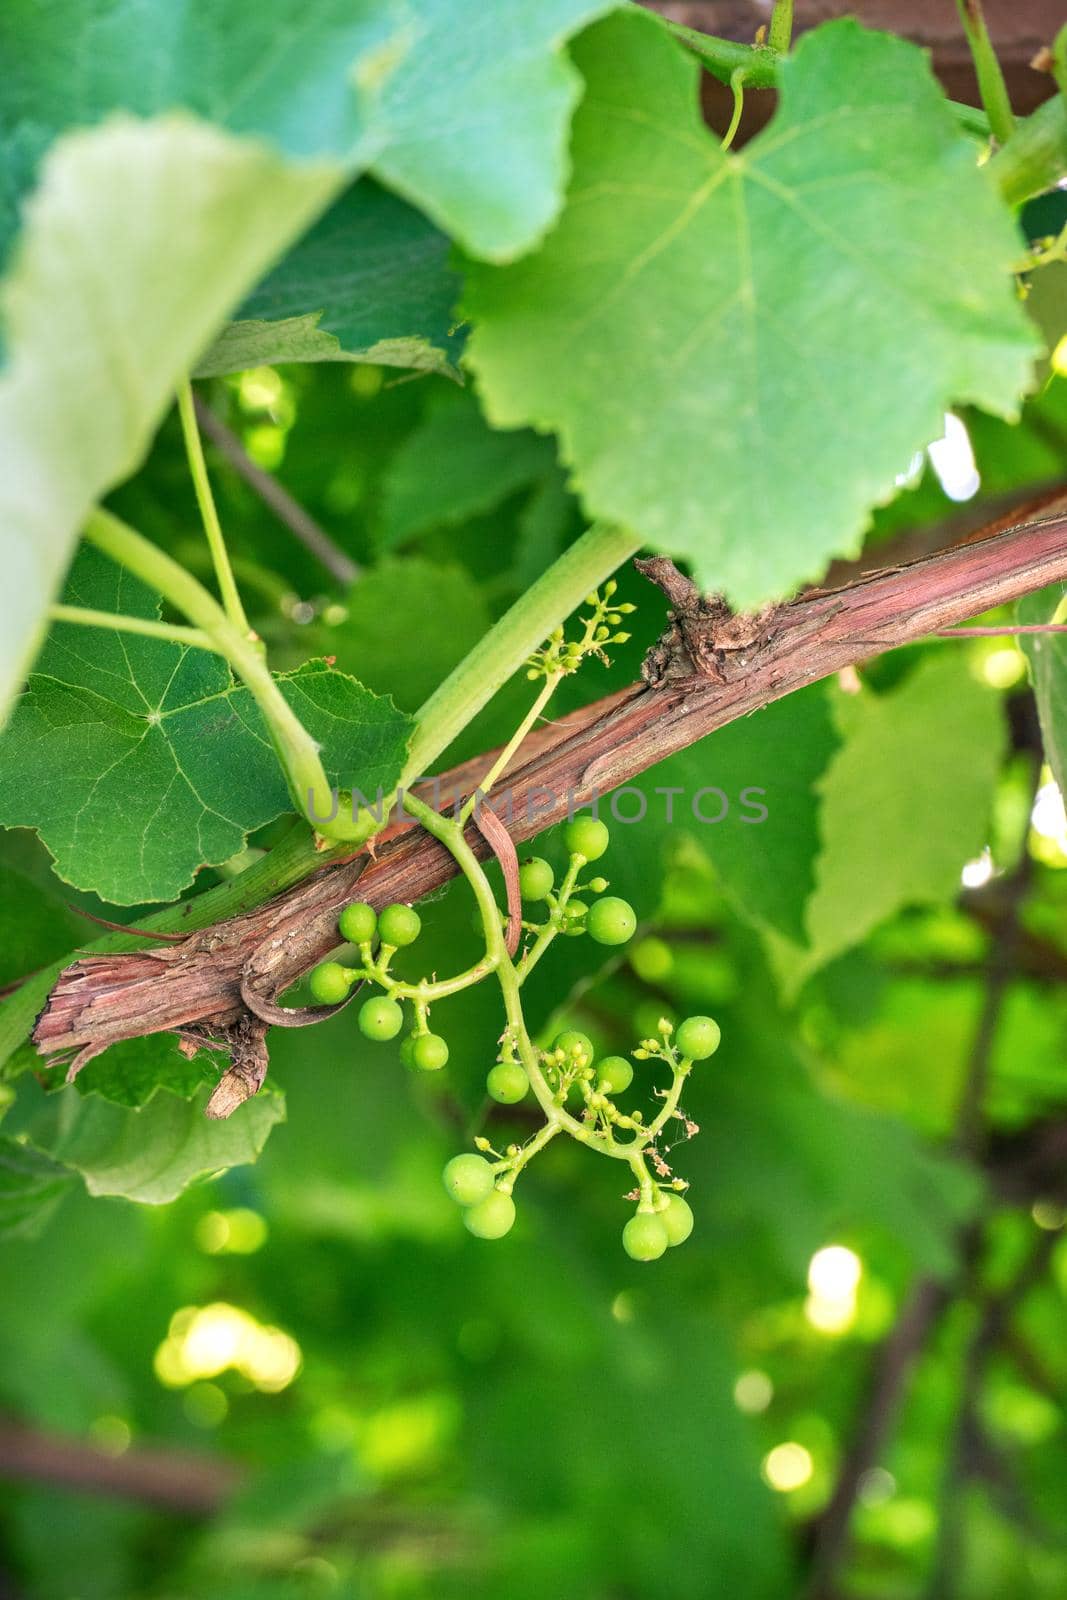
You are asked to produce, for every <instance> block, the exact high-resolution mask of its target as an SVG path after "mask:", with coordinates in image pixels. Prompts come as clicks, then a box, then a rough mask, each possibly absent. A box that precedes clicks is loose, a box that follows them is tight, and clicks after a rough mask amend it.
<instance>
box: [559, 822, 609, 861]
mask: <svg viewBox="0 0 1067 1600" xmlns="http://www.w3.org/2000/svg"><path fill="white" fill-rule="evenodd" d="M563 841H564V843H565V844H566V846H567V849H568V850H569V851H570V853H571V855H572V856H584V857H585V859H586V860H587V861H599V860H600V857H601V856H602V855H603V854H604V851H605V850H606V849H607V848H608V845H609V844H610V843H611V834H610V833H609V832H608V830H607V828H606V827H605V825H604V823H602V822H601V821H600V819H599V818H598V817H575V818H574V820H573V821H571V822H568V824H567V826H566V827H565V828H564V830H563Z"/></svg>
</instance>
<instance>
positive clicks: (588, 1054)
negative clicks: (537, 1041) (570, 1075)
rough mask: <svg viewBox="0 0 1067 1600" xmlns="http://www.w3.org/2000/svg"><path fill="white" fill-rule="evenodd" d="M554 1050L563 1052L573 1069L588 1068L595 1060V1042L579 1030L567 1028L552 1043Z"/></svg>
mask: <svg viewBox="0 0 1067 1600" xmlns="http://www.w3.org/2000/svg"><path fill="white" fill-rule="evenodd" d="M552 1048H553V1050H562V1051H563V1054H564V1055H565V1056H566V1058H567V1065H568V1066H571V1067H587V1066H588V1065H589V1063H590V1062H591V1061H592V1059H593V1041H592V1040H591V1039H590V1038H589V1036H588V1034H585V1033H579V1032H578V1030H577V1028H567V1029H566V1030H565V1031H564V1032H563V1033H561V1034H558V1035H557V1036H556V1038H555V1039H554V1041H553V1043H552Z"/></svg>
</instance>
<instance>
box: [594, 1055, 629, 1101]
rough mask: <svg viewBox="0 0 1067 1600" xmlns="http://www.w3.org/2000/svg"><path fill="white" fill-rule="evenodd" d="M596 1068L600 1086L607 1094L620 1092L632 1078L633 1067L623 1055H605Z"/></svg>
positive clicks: (626, 1087) (627, 1086)
mask: <svg viewBox="0 0 1067 1600" xmlns="http://www.w3.org/2000/svg"><path fill="white" fill-rule="evenodd" d="M596 1070H597V1076H598V1078H599V1080H600V1086H601V1088H602V1089H605V1090H606V1091H607V1093H608V1094H622V1092H623V1090H624V1089H628V1088H629V1087H630V1085H631V1083H632V1082H633V1080H634V1069H633V1067H631V1065H630V1063H629V1062H628V1061H627V1060H626V1057H625V1056H605V1057H604V1059H603V1061H598V1062H597V1069H596Z"/></svg>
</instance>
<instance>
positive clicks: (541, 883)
mask: <svg viewBox="0 0 1067 1600" xmlns="http://www.w3.org/2000/svg"><path fill="white" fill-rule="evenodd" d="M555 881H556V874H555V873H554V872H553V871H552V868H551V867H550V866H549V864H548V862H547V861H544V860H543V859H542V858H541V857H540V856H531V857H530V859H529V861H524V862H523V864H522V866H521V867H520V868H519V893H520V894H521V895H522V898H523V899H524V900H544V899H545V898H546V897H547V896H548V895H549V894H550V893H551V890H552V885H553V883H554V882H555Z"/></svg>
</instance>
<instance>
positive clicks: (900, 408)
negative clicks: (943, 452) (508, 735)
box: [464, 10, 1038, 608]
mask: <svg viewBox="0 0 1067 1600" xmlns="http://www.w3.org/2000/svg"><path fill="white" fill-rule="evenodd" d="M574 58H575V61H576V62H577V64H578V65H579V67H580V68H581V70H582V72H583V73H584V75H585V77H586V81H587V93H586V96H585V99H584V100H583V102H582V104H581V106H580V107H579V110H578V112H577V113H576V115H575V119H574V132H573V140H572V159H573V166H574V175H573V179H572V183H571V189H570V195H569V200H568V204H567V206H566V209H565V211H564V213H563V216H562V218H561V221H560V223H559V225H558V226H557V227H556V228H555V229H554V230H553V232H552V233H551V235H550V236H549V237H548V239H547V240H546V242H545V244H544V246H543V248H542V249H541V250H540V251H539V252H538V253H537V254H536V255H532V256H530V257H528V258H526V259H525V260H523V261H521V262H518V263H516V264H514V265H511V266H508V267H504V268H495V267H490V266H487V265H479V264H474V265H473V266H472V269H471V275H470V280H469V287H468V291H467V294H466V297H465V301H464V309H465V311H466V312H467V314H468V315H469V316H470V317H471V319H472V320H473V322H474V331H473V333H472V335H471V339H470V343H469V346H468V356H467V359H468V361H469V363H470V365H471V367H472V368H473V370H474V372H475V373H476V374H477V377H478V380H479V384H480V386H481V389H482V393H483V398H484V401H485V404H486V409H487V412H488V415H489V418H490V420H491V421H492V422H494V423H496V424H498V425H499V426H502V427H518V426H520V425H533V426H534V427H536V428H539V429H543V430H546V429H552V430H555V431H556V432H557V433H558V434H559V436H560V441H561V449H562V454H563V457H564V459H565V460H566V462H567V463H568V464H569V465H570V466H571V468H572V469H573V474H574V480H575V483H576V486H577V488H578V489H579V491H580V493H581V495H582V497H583V501H584V504H585V507H586V510H587V511H588V512H589V513H590V514H591V515H594V516H597V517H603V518H605V519H606V520H609V521H616V522H620V523H623V524H624V525H626V526H628V527H631V528H632V529H633V530H634V531H635V533H637V534H639V535H640V536H641V538H642V539H643V540H645V541H646V542H647V543H649V544H650V545H653V546H655V547H656V548H657V549H662V550H666V551H669V552H671V553H672V554H675V555H680V556H683V557H685V558H687V559H689V560H691V561H692V563H693V565H694V567H695V570H696V574H697V576H698V578H699V579H700V581H701V582H702V584H703V586H704V587H705V588H709V589H715V590H721V591H724V592H725V593H726V594H727V595H728V596H729V597H730V598H731V600H733V601H734V602H735V603H736V604H737V605H738V606H739V607H742V608H749V607H752V606H754V605H756V604H758V603H760V602H761V601H764V600H766V599H767V598H769V597H771V596H774V595H780V594H782V593H784V592H786V591H787V590H789V589H790V588H791V587H792V586H794V585H795V584H796V583H797V582H798V581H800V580H803V579H807V578H811V577H814V576H816V575H817V574H818V573H819V572H820V571H821V570H822V568H823V566H824V565H825V563H826V561H827V560H828V558H829V557H830V556H831V555H834V554H837V553H846V552H852V551H855V550H856V549H857V548H858V545H859V542H860V538H861V535H862V532H863V529H864V527H865V525H866V523H867V521H868V518H869V515H870V512H871V509H872V507H873V506H875V505H877V504H878V503H879V502H881V501H884V500H885V499H887V498H889V497H890V496H891V495H892V494H893V493H894V490H895V483H896V478H897V475H898V474H900V473H901V472H902V471H903V470H904V469H905V468H906V466H907V463H908V461H909V460H910V459H911V457H912V456H913V455H914V453H915V452H916V451H918V450H921V449H922V448H923V447H924V446H925V445H926V444H927V443H928V442H929V441H930V440H931V439H933V438H935V437H937V436H938V435H939V434H940V432H941V428H942V416H943V413H944V411H945V409H946V407H947V406H948V405H949V403H950V402H952V401H959V402H973V403H974V404H977V405H980V406H982V407H984V408H986V409H988V410H990V411H994V412H997V413H999V414H1002V415H1006V416H1014V415H1015V414H1016V412H1017V409H1018V402H1019V398H1020V396H1021V394H1022V392H1023V391H1024V390H1025V389H1026V388H1027V386H1028V385H1029V383H1030V381H1031V374H1032V365H1033V360H1034V357H1035V355H1036V353H1037V349H1038V342H1037V338H1036V335H1035V333H1034V330H1033V329H1032V327H1031V326H1030V324H1029V323H1028V320H1027V318H1026V317H1025V315H1024V313H1023V312H1022V310H1021V309H1020V307H1019V305H1018V302H1017V299H1016V296H1015V293H1014V288H1013V284H1012V278H1011V265H1012V262H1013V260H1014V258H1015V257H1016V256H1017V254H1018V240H1017V237H1016V234H1015V231H1014V227H1013V224H1012V220H1011V216H1010V214H1009V212H1008V211H1007V209H1006V208H1005V207H1004V206H1003V205H1002V204H1001V202H1000V200H999V199H998V197H997V195H996V193H995V192H994V190H993V189H992V187H991V185H990V183H989V181H988V179H987V177H986V176H985V175H984V174H983V173H982V172H980V171H978V170H976V169H975V165H974V153H973V147H972V146H971V145H970V144H968V143H967V142H966V141H964V140H963V139H962V138H961V137H960V136H959V134H958V132H957V130H956V127H955V125H954V122H953V118H952V116H951V113H950V111H949V108H948V105H947V102H946V101H945V98H944V96H943V94H942V92H941V90H940V88H939V87H938V85H937V83H936V81H935V80H934V78H933V75H932V73H931V71H930V67H929V63H928V62H927V60H926V59H925V57H924V56H923V54H922V52H921V51H919V50H918V49H916V48H915V47H914V46H913V45H911V44H908V43H907V42H905V41H903V40H899V39H894V38H891V37H889V36H887V35H882V34H877V33H872V32H869V31H867V30H866V29H864V28H862V27H860V26H859V24H857V23H855V22H853V21H849V20H841V21H838V22H832V23H829V24H827V25H825V26H824V27H821V28H818V29H815V30H814V31H812V32H811V33H809V34H806V35H805V36H804V37H803V38H802V39H801V40H800V43H799V44H798V46H797V49H796V51H795V52H794V53H793V54H792V55H791V56H790V57H789V58H788V60H786V61H785V62H783V64H782V68H781V100H780V108H779V111H778V113H777V115H776V116H775V118H774V120H773V122H772V123H771V125H770V126H769V127H768V128H767V129H766V131H765V132H763V133H762V134H760V135H759V136H758V137H757V138H756V139H754V140H753V141H752V143H751V144H750V145H748V146H747V147H746V149H745V150H744V151H743V152H741V153H739V154H724V153H723V152H722V151H721V149H720V148H719V146H718V144H717V143H716V141H715V139H714V138H713V136H712V135H711V134H710V133H708V131H707V130H706V129H705V128H704V126H703V124H702V122H701V119H700V113H699V105H698V98H697V73H698V69H697V65H696V63H695V62H694V61H693V60H692V59H690V58H689V57H687V56H686V55H685V53H684V52H683V51H682V50H681V49H680V48H679V47H678V46H677V45H676V44H675V42H674V41H673V40H672V39H671V38H670V36H669V35H668V34H667V33H666V32H665V30H664V29H663V28H662V26H661V25H660V24H659V23H658V21H656V19H654V18H650V17H647V16H645V15H642V14H641V13H640V12H637V11H634V10H628V11H626V12H623V13H621V14H620V15H618V16H615V17H609V18H607V19H606V20H605V21H603V22H601V23H598V24H597V25H596V26H595V27H594V28H592V29H590V30H589V32H588V33H586V34H585V35H583V37H582V38H581V39H580V40H578V41H577V43H576V44H575V46H574Z"/></svg>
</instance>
